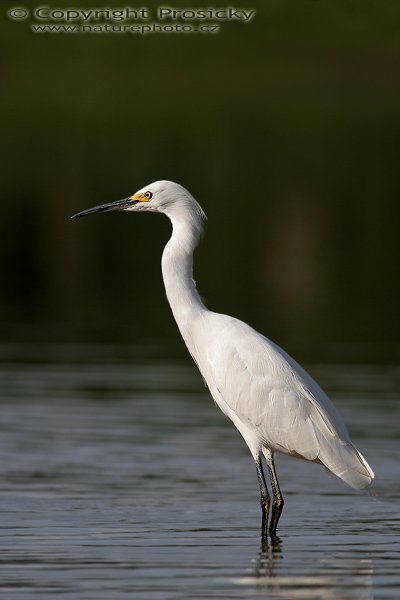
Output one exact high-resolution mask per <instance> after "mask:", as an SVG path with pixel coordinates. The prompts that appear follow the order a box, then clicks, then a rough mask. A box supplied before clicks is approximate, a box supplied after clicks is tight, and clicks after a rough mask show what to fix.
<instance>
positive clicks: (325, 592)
mask: <svg viewBox="0 0 400 600" xmlns="http://www.w3.org/2000/svg"><path fill="white" fill-rule="evenodd" d="M0 355H1V357H2V359H3V362H2V367H1V371H0V374H1V404H0V415H1V436H0V455H1V479H0V513H1V521H0V597H1V598H7V599H10V600H17V599H18V600H22V599H27V598H53V597H54V598H61V599H62V598H80V599H82V600H89V599H93V600H101V599H110V598H113V599H115V600H118V599H120V598H138V599H139V598H140V599H143V600H146V599H152V600H157V599H182V600H184V599H185V600H186V599H188V598H196V599H197V598H260V597H261V598H271V599H275V598H276V599H278V598H285V599H290V598H296V599H299V598H301V599H303V598H304V599H307V600H310V599H313V598H326V599H329V600H331V599H335V598H338V599H347V598H349V599H350V598H351V599H354V598H360V599H361V598H362V599H372V598H393V599H395V598H396V599H397V598H398V597H399V594H400V548H399V537H398V536H399V525H400V511H399V483H398V482H399V476H400V467H399V458H400V456H399V426H398V423H399V417H400V403H399V391H398V390H399V379H400V368H399V367H394V366H386V367H378V366H370V365H369V366H365V365H364V366H363V365H358V366H357V365H356V366H354V365H353V366H345V365H312V366H310V367H309V368H310V370H311V371H312V373H313V375H314V376H315V377H316V378H317V379H318V380H319V382H320V383H321V384H323V386H324V387H325V388H326V389H327V390H328V391H329V392H330V394H331V396H332V397H333V399H334V401H335V403H336V404H337V406H338V407H339V409H340V410H341V412H342V414H343V415H344V416H345V419H346V421H347V423H348V426H349V428H350V431H351V433H352V436H353V438H354V440H355V441H356V443H357V445H358V446H359V448H360V450H361V451H362V452H363V453H365V455H366V457H367V458H368V460H369V462H370V463H371V465H372V467H373V468H374V470H375V472H376V475H377V478H376V482H375V483H374V485H373V487H372V488H371V489H370V490H369V491H366V492H365V491H364V492H361V493H360V492H355V491H354V490H352V489H350V488H348V487H347V486H346V485H345V484H343V483H342V482H341V481H340V480H339V479H337V478H336V477H333V476H330V475H329V474H327V473H326V472H325V471H324V470H323V469H322V468H321V467H319V466H317V465H312V464H309V463H306V462H303V461H298V460H294V459H290V458H287V457H278V458H277V469H278V475H279V478H280V482H281V487H282V490H283V493H284V496H285V501H286V502H285V508H284V512H283V516H282V518H281V521H280V529H279V534H280V537H281V543H280V544H276V545H274V546H273V547H272V546H271V545H270V546H269V547H268V548H264V549H263V550H261V547H260V531H259V526H260V514H259V512H260V508H259V499H258V485H257V478H256V473H255V469H254V465H253V461H252V459H251V457H250V454H249V452H248V450H247V448H246V447H245V445H244V442H243V441H242V439H241V438H240V436H239V434H238V433H237V432H236V430H235V429H234V428H233V426H232V425H231V423H230V422H228V421H226V420H225V418H224V417H223V416H222V415H221V414H220V413H219V412H218V410H217V408H216V407H215V406H214V405H213V402H212V400H211V399H210V397H209V395H208V393H207V391H206V390H205V389H204V387H203V385H202V381H201V379H200V377H199V375H198V374H197V372H196V370H195V369H194V368H192V366H191V364H190V363H189V362H184V363H179V362H178V363H173V364H168V363H166V362H154V361H138V360H135V359H132V357H128V356H125V355H124V352H123V351H121V350H120V349H116V348H112V347H103V348H100V347H95V346H93V347H88V346H83V347H80V348H76V347H74V348H63V347H56V346H52V347H47V348H45V349H43V348H36V347H31V348H30V347H27V346H24V347H18V346H7V347H1V348H0Z"/></svg>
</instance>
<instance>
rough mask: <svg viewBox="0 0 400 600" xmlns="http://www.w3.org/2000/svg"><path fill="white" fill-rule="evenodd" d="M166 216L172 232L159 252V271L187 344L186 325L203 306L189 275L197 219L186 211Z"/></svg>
mask: <svg viewBox="0 0 400 600" xmlns="http://www.w3.org/2000/svg"><path fill="white" fill-rule="evenodd" d="M168 216H169V218H170V220H171V222H172V235H171V238H170V240H169V242H168V243H167V245H166V246H165V248H164V252H163V255H162V261H161V266H162V274H163V279H164V285H165V291H166V294H167V299H168V302H169V304H170V306H171V309H172V312H173V315H174V317H175V320H176V322H177V324H178V327H179V329H180V331H181V333H182V335H183V337H184V339H185V341H186V344H188V345H190V343H189V340H188V339H187V335H189V331H190V325H191V324H192V323H193V320H194V319H195V318H196V317H198V316H199V315H200V314H201V313H202V312H204V311H205V310H207V309H206V307H205V306H204V304H203V302H202V300H201V298H200V295H199V293H198V291H197V289H196V284H195V281H194V279H193V251H194V249H195V248H196V246H197V243H198V240H199V237H200V233H201V219H200V217H198V219H197V218H194V216H193V214H190V213H189V212H188V213H187V214H185V213H183V214H182V213H179V215H178V216H175V215H174V214H168ZM196 217H197V215H196ZM187 328H188V329H187ZM185 333H186V334H187V335H185Z"/></svg>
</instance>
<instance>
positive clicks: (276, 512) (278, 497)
mask: <svg viewBox="0 0 400 600" xmlns="http://www.w3.org/2000/svg"><path fill="white" fill-rule="evenodd" d="M264 456H265V460H266V461H267V466H268V470H269V474H270V478H271V486H272V493H273V496H274V498H273V502H272V509H271V522H270V524H269V535H270V536H271V538H272V539H276V538H277V535H276V528H277V526H278V521H279V519H280V516H281V514H282V510H283V496H282V493H281V490H280V487H279V483H278V478H277V476H276V471H275V465H274V457H273V455H272V452H271V451H270V450H264Z"/></svg>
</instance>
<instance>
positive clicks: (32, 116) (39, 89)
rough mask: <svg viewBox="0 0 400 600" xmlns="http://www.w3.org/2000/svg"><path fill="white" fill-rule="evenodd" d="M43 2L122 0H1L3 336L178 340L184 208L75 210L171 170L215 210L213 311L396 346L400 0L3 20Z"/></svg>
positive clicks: (339, 349)
mask: <svg viewBox="0 0 400 600" xmlns="http://www.w3.org/2000/svg"><path fill="white" fill-rule="evenodd" d="M40 4H42V5H49V6H53V7H60V6H63V7H67V6H70V7H77V6H78V7H80V8H88V7H100V8H101V7H104V6H106V5H107V6H110V7H114V8H118V7H120V6H123V5H124V4H125V3H112V2H110V3H108V4H107V3H106V4H104V3H101V2H100V3H99V2H93V1H87V2H83V1H82V0H79V1H78V2H77V1H74V2H61V1H60V2H44V1H43V2H32V1H31V0H25V1H24V2H14V3H13V2H4V1H1V5H0V9H1V12H2V17H1V29H2V32H1V41H0V51H1V57H2V58H1V64H0V66H1V74H2V92H1V117H2V118H1V122H2V126H1V131H2V135H1V138H2V144H1V145H2V157H1V163H2V167H3V169H2V177H1V187H2V204H1V221H0V244H1V248H0V256H1V282H2V291H1V297H0V309H1V320H0V325H1V330H2V338H3V340H6V341H13V340H18V341H63V342H68V341H105V342H106V341H107V342H115V343H117V342H128V343H134V344H142V343H145V342H146V343H147V342H152V343H154V344H155V345H157V344H161V345H163V347H165V348H166V349H167V350H165V352H168V348H171V352H176V351H178V352H180V351H181V350H175V348H181V346H180V341H179V334H178V332H177V329H176V328H175V324H174V323H173V320H172V316H171V314H170V311H169V308H168V306H167V304H166V301H165V298H164V291H163V286H162V281H161V274H160V268H159V261H160V255H161V252H162V248H163V245H164V243H165V242H166V240H167V238H168V236H169V223H168V222H167V220H166V219H165V218H164V217H162V216H160V215H146V216H139V215H136V216H135V215H126V214H110V215H99V216H96V217H92V218H88V219H85V220H81V221H70V219H69V217H70V215H71V214H72V213H74V212H77V211H78V210H81V209H83V208H87V207H90V206H92V205H95V204H100V203H104V202H109V201H113V200H117V199H119V198H122V197H125V196H127V195H128V194H132V193H134V192H135V191H136V190H137V189H138V188H140V187H142V186H143V185H145V184H146V183H150V182H151V181H154V180H157V179H172V180H175V181H178V182H179V183H181V184H183V185H184V186H186V187H188V188H189V189H190V191H191V192H192V193H193V194H194V196H195V197H196V198H197V199H198V200H199V202H200V204H201V205H202V206H203V208H204V210H205V211H206V213H207V215H208V218H209V221H208V222H207V224H206V235H205V238H204V239H203V241H202V244H201V246H200V248H199V250H198V252H197V255H196V261H195V271H196V272H195V275H196V279H197V282H198V286H199V289H200V292H201V293H202V295H203V296H204V298H205V300H206V303H207V304H208V306H209V307H210V308H212V309H214V310H217V311H221V312H228V313H231V314H234V315H235V316H238V317H240V318H242V319H244V320H246V321H248V322H250V323H251V324H252V325H254V326H255V327H257V328H258V329H260V330H262V331H263V333H265V334H266V335H267V336H270V337H272V338H273V339H275V340H276V341H277V342H279V343H281V344H285V345H286V347H288V349H289V350H290V351H293V350H294V349H297V352H298V357H299V358H301V357H302V356H310V357H313V358H316V359H319V358H324V357H325V358H329V359H335V360H350V359H351V360H360V359H366V358H368V357H371V358H374V359H376V358H377V357H381V358H383V359H384V360H394V359H395V358H396V359H397V358H398V339H399V319H398V312H399V311H398V306H399V277H398V247H399V239H398V238H399V233H398V232H399V191H400V184H399V147H400V80H399V73H400V64H399V63H400V61H399V58H400V3H399V2H398V0H393V1H390V0H379V2H378V1H374V2H372V1H369V0H354V1H351V0H331V1H328V0H288V1H284V0H263V1H260V0H257V1H252V2H248V0H246V1H244V2H237V3H235V4H234V6H236V7H244V8H255V9H256V10H257V15H256V17H255V19H254V20H253V21H252V22H251V23H250V24H248V25H243V24H238V23H225V24H223V26H222V31H221V33H220V34H219V35H148V36H146V37H139V36H134V35H130V34H126V35H118V34H114V35H112V34H109V35H95V34H93V35H90V34H87V35H72V34H71V35H61V34H59V35H50V34H48V35H39V34H36V35H35V34H33V33H31V32H30V31H29V21H23V22H13V21H10V20H8V19H7V18H6V17H5V12H6V10H7V8H9V7H11V6H16V5H18V6H21V5H22V6H25V7H26V8H32V7H34V6H38V5H40ZM160 4H162V3H160ZM172 4H173V5H174V6H190V7H193V6H194V7H208V6H209V5H208V3H198V2H196V3H192V2H190V3H185V2H179V3H178V2H173V3H172ZM214 4H215V5H217V6H225V4H223V3H220V2H218V3H217V2H216V3H214ZM229 4H233V3H227V4H226V5H229ZM130 5H131V6H139V5H138V4H136V5H135V3H131V4H130ZM144 6H147V7H149V8H154V7H155V6H157V4H156V3H154V2H147V3H145V4H144ZM182 351H183V349H182ZM299 355H300V356H299Z"/></svg>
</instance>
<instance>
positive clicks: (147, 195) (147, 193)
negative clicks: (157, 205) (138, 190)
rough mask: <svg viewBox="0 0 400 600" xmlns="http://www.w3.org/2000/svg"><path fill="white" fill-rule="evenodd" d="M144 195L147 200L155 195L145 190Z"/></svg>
mask: <svg viewBox="0 0 400 600" xmlns="http://www.w3.org/2000/svg"><path fill="white" fill-rule="evenodd" d="M144 197H145V198H146V200H151V199H152V197H153V194H152V193H151V192H145V193H144Z"/></svg>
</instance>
